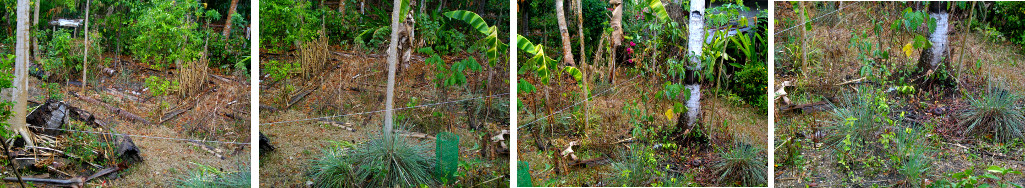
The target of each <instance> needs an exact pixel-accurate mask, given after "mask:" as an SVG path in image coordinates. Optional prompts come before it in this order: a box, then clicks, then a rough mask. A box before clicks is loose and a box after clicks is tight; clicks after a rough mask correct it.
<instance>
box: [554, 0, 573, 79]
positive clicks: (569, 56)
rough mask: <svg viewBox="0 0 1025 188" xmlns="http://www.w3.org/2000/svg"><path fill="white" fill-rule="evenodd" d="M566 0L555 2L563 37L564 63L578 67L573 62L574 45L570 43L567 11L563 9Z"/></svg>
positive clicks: (557, 18) (560, 32)
mask: <svg viewBox="0 0 1025 188" xmlns="http://www.w3.org/2000/svg"><path fill="white" fill-rule="evenodd" d="M564 1H565V0H555V14H556V15H555V17H556V20H558V21H559V35H561V36H562V62H565V63H566V64H568V65H569V66H576V61H574V60H573V51H572V45H570V41H569V29H567V28H566V10H565V7H563V4H565V2H564Z"/></svg>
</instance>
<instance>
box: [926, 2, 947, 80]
mask: <svg viewBox="0 0 1025 188" xmlns="http://www.w3.org/2000/svg"><path fill="white" fill-rule="evenodd" d="M941 4H942V3H939V2H933V3H932V5H930V8H929V17H930V18H932V19H936V30H933V32H932V34H929V42H930V43H932V46H931V47H930V48H929V50H928V53H926V54H922V56H923V57H925V56H928V58H925V59H924V60H925V63H928V66H929V67H926V68H928V69H929V71H935V70H936V68H938V67H939V66H940V62H941V60H942V59H943V55H944V54H946V52H947V48H948V46H949V44H948V42H947V35H948V31H949V30H948V26H949V24H948V17H949V15H948V14H947V10H946V9H945V8H946V6H943V5H941Z"/></svg>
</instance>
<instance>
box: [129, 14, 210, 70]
mask: <svg viewBox="0 0 1025 188" xmlns="http://www.w3.org/2000/svg"><path fill="white" fill-rule="evenodd" d="M185 2H189V1H184V2H182V3H175V1H173V0H155V1H153V2H152V3H153V6H152V7H148V8H147V9H146V10H145V11H144V13H143V14H142V16H141V17H140V18H139V20H138V22H137V23H136V24H135V25H134V27H136V28H138V29H139V30H140V31H141V32H139V33H138V36H136V37H135V38H134V39H133V40H132V42H133V43H132V44H131V47H130V49H131V50H132V54H134V55H135V57H136V59H139V60H144V61H150V63H149V64H150V66H151V67H153V68H155V69H164V68H168V67H170V63H173V62H175V61H179V60H180V61H195V60H196V59H198V58H199V53H200V52H201V51H200V50H202V49H203V46H202V45H203V37H204V35H203V34H202V32H199V31H198V30H197V29H198V25H199V24H198V23H196V22H197V21H196V20H195V19H197V18H196V17H194V16H190V15H194V14H195V15H198V14H199V13H202V12H203V11H202V8H201V7H200V6H199V4H197V3H185Z"/></svg>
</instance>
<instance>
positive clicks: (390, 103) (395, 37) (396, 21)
mask: <svg viewBox="0 0 1025 188" xmlns="http://www.w3.org/2000/svg"><path fill="white" fill-rule="evenodd" d="M361 9H362V8H361ZM401 10H402V1H401V0H394V3H393V4H392V14H391V28H401V25H400V24H402V20H401V16H400V15H402V14H405V13H404V12H402V11H401ZM360 11H362V10H360ZM399 32H401V31H400V30H399V29H392V30H391V40H390V41H391V42H389V43H388V91H387V94H386V100H385V103H384V106H385V107H384V109H385V111H384V130H383V131H384V138H385V139H386V140H387V142H388V145H389V146H390V145H391V142H392V140H393V139H392V124H393V123H394V120H393V119H392V116H393V115H394V114H395V112H394V111H392V109H393V107H394V105H395V71H396V70H395V69H396V68H398V62H399V53H398V45H399V42H400V41H399Z"/></svg>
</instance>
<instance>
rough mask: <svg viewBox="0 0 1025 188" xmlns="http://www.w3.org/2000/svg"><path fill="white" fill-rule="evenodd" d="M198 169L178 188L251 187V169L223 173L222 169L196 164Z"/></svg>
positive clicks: (244, 167)
mask: <svg viewBox="0 0 1025 188" xmlns="http://www.w3.org/2000/svg"><path fill="white" fill-rule="evenodd" d="M196 165H197V166H198V167H197V168H195V169H194V170H193V171H190V172H189V174H188V175H187V176H185V177H182V178H181V179H178V181H177V185H175V186H176V187H200V188H222V187H223V188H228V187H250V184H249V180H250V178H249V177H250V176H249V167H248V166H240V167H239V170H238V171H233V172H229V171H222V170H220V169H217V168H214V167H211V166H207V165H202V164H196Z"/></svg>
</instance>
